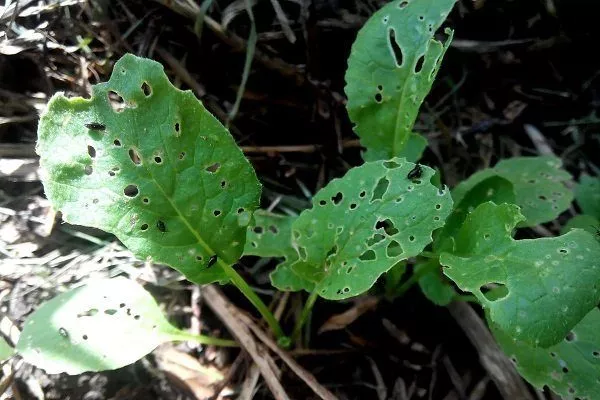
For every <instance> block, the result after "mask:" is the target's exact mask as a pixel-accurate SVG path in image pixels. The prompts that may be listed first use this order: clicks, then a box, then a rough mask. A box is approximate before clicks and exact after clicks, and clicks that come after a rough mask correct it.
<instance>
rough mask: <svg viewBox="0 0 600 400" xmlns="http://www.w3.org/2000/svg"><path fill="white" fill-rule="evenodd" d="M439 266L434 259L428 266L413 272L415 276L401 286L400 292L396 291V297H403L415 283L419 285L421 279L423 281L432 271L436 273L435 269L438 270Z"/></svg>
mask: <svg viewBox="0 0 600 400" xmlns="http://www.w3.org/2000/svg"><path fill="white" fill-rule="evenodd" d="M439 266H440V264H439V263H438V262H437V260H434V259H432V260H430V261H429V262H428V263H427V264H426V265H424V266H423V267H421V268H419V269H418V270H417V271H415V272H413V274H412V275H411V276H410V278H408V280H407V281H406V282H404V283H403V284H402V285H400V287H399V288H398V290H396V291H395V292H394V295H396V296H398V297H399V296H402V295H403V294H404V293H406V292H407V291H408V289H410V288H411V287H412V286H413V285H414V284H415V283H417V282H418V281H419V279H421V277H422V276H425V275H427V274H428V273H430V272H431V271H435V269H436V268H438V267H439Z"/></svg>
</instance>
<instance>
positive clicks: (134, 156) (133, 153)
mask: <svg viewBox="0 0 600 400" xmlns="http://www.w3.org/2000/svg"><path fill="white" fill-rule="evenodd" d="M129 159H130V160H131V161H132V162H133V163H134V164H135V165H140V164H141V163H142V158H141V157H140V153H138V151H137V150H136V149H134V148H133V147H132V148H130V149H129Z"/></svg>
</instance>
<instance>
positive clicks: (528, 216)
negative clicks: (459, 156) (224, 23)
mask: <svg viewBox="0 0 600 400" xmlns="http://www.w3.org/2000/svg"><path fill="white" fill-rule="evenodd" d="M561 166H562V162H561V160H560V159H559V158H556V157H552V156H544V157H514V158H509V159H506V160H502V161H500V162H499V163H498V164H496V165H495V166H494V168H487V169H484V170H482V171H479V172H477V173H475V174H473V175H471V176H470V177H469V178H468V179H466V180H464V181H463V182H461V183H460V184H459V185H457V186H456V187H455V188H454V189H453V190H452V198H453V199H454V202H455V203H460V202H461V200H462V198H463V197H464V196H465V195H466V194H467V193H468V192H469V191H470V190H471V189H472V188H473V187H474V186H475V185H477V184H478V183H479V182H481V181H483V180H484V179H487V178H489V177H491V176H494V175H498V176H500V177H502V178H504V179H506V180H508V181H510V182H511V183H512V184H513V186H514V191H515V196H516V199H515V204H517V205H518V206H520V207H521V213H523V215H524V216H525V220H523V221H521V222H520V223H519V226H520V227H523V226H534V225H538V224H541V223H544V222H548V221H552V220H554V219H556V217H558V216H559V215H560V214H561V213H562V212H563V211H565V210H566V209H568V208H569V206H570V205H571V202H572V201H573V193H572V192H571V190H570V189H569V188H567V187H566V186H565V182H568V181H569V180H570V179H571V175H570V174H569V173H568V172H566V171H564V170H563V169H562V168H561Z"/></svg>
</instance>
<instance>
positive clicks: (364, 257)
mask: <svg viewBox="0 0 600 400" xmlns="http://www.w3.org/2000/svg"><path fill="white" fill-rule="evenodd" d="M358 259H359V260H361V261H374V260H377V254H375V252H374V251H373V250H367V251H365V252H364V253H362V254H361V255H360V256H359V257H358Z"/></svg>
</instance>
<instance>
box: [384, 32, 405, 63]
mask: <svg viewBox="0 0 600 400" xmlns="http://www.w3.org/2000/svg"><path fill="white" fill-rule="evenodd" d="M388 42H389V44H390V49H391V50H392V56H393V57H394V60H396V66H397V67H398V68H400V67H401V66H402V62H403V59H404V56H403V55H402V49H401V48H400V46H399V45H398V42H396V31H395V30H394V29H393V28H390V29H389V30H388Z"/></svg>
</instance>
